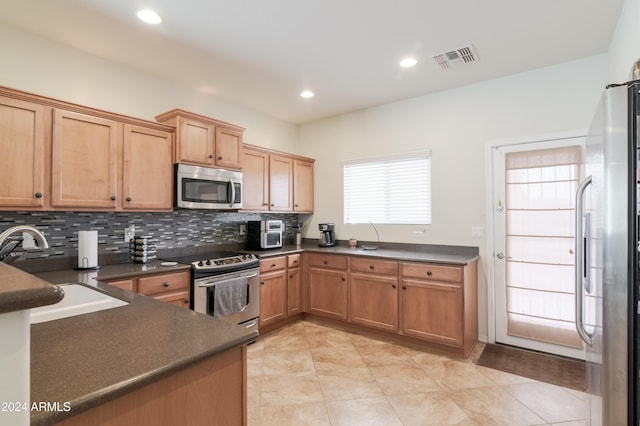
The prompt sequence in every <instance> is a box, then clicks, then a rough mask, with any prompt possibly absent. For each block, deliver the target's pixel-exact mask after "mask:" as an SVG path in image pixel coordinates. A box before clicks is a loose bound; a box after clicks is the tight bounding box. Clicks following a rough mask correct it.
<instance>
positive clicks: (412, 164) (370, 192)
mask: <svg viewBox="0 0 640 426" xmlns="http://www.w3.org/2000/svg"><path fill="white" fill-rule="evenodd" d="M343 172H344V222H345V223H369V222H371V223H383V224H419V225H427V224H430V223H431V155H430V152H429V151H428V150H427V151H421V152H419V153H410V154H404V155H397V156H390V157H383V158H375V159H365V160H355V161H349V162H346V163H344V166H343Z"/></svg>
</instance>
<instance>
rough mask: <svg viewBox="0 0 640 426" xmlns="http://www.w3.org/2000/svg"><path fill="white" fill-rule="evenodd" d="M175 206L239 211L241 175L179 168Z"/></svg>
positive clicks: (186, 165)
mask: <svg viewBox="0 0 640 426" xmlns="http://www.w3.org/2000/svg"><path fill="white" fill-rule="evenodd" d="M174 204H175V206H176V207H182V208H187V209H213V210H235V209H240V208H242V172H236V171H231V170H224V169H215V168H210V167H198V166H191V165H188V164H176V167H175V203H174Z"/></svg>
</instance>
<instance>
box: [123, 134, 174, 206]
mask: <svg viewBox="0 0 640 426" xmlns="http://www.w3.org/2000/svg"><path fill="white" fill-rule="evenodd" d="M172 138H173V136H172V134H171V133H167V132H163V131H159V130H153V129H146V128H144V127H138V126H131V125H128V124H126V125H125V126H124V165H123V171H122V195H123V197H124V200H123V203H122V207H123V209H125V210H126V209H132V210H134V209H137V210H171V208H172V203H173V166H172V161H171V155H172V154H171V150H172Z"/></svg>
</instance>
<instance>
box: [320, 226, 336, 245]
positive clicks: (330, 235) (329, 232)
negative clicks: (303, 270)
mask: <svg viewBox="0 0 640 426" xmlns="http://www.w3.org/2000/svg"><path fill="white" fill-rule="evenodd" d="M335 226H336V225H335V224H333V223H320V224H318V228H319V229H320V238H319V239H318V245H319V246H320V247H332V246H335V245H336V232H335V230H334V229H335Z"/></svg>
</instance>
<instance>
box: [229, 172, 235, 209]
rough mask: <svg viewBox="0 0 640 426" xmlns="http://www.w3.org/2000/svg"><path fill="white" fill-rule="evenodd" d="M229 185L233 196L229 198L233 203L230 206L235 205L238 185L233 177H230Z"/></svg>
mask: <svg viewBox="0 0 640 426" xmlns="http://www.w3.org/2000/svg"><path fill="white" fill-rule="evenodd" d="M229 186H231V198H230V199H229V201H230V202H231V204H229V207H233V204H234V203H235V202H236V186H235V185H234V183H233V179H231V178H229Z"/></svg>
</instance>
